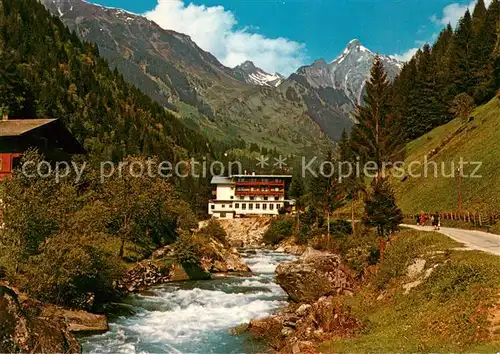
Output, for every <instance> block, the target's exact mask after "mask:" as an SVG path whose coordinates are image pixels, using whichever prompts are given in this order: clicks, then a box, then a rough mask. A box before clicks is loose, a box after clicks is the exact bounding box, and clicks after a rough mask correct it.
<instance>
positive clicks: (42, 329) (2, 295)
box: [0, 283, 81, 353]
mask: <svg viewBox="0 0 500 354" xmlns="http://www.w3.org/2000/svg"><path fill="white" fill-rule="evenodd" d="M20 297H21V296H20V293H19V292H18V291H16V290H14V289H13V288H11V287H9V286H8V285H7V284H5V283H0V324H1V326H0V352H2V353H15V352H24V353H28V352H29V353H34V352H36V353H81V347H80V344H79V343H78V341H77V340H76V339H75V337H73V335H72V334H71V333H70V331H69V329H68V327H67V325H66V323H65V322H64V321H63V320H62V319H60V318H57V317H45V316H44V314H43V313H42V305H41V304H40V303H39V302H37V301H34V300H30V299H26V298H24V300H23V301H22V302H21V301H20Z"/></svg>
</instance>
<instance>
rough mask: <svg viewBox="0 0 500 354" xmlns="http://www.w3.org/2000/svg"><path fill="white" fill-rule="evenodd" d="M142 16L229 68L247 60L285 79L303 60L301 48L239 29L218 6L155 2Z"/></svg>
mask: <svg viewBox="0 0 500 354" xmlns="http://www.w3.org/2000/svg"><path fill="white" fill-rule="evenodd" d="M144 15H145V16H146V17H147V18H148V19H150V20H152V21H154V22H156V23H157V24H158V25H160V26H161V27H162V28H164V29H170V30H174V31H177V32H180V33H185V34H187V35H189V36H191V38H192V39H193V41H195V42H196V44H198V45H199V46H200V47H201V48H202V49H203V50H206V51H208V52H210V53H212V54H213V55H215V56H216V57H217V59H219V61H220V62H221V63H223V64H224V65H226V66H229V67H234V66H236V65H239V64H241V63H243V62H244V61H245V60H251V61H253V62H254V63H255V64H256V65H257V66H259V67H261V68H262V69H264V70H265V71H267V72H270V73H274V72H279V73H281V74H284V75H288V74H290V73H292V72H294V71H295V70H296V69H297V68H298V67H300V66H301V65H303V64H304V63H305V62H306V60H307V57H306V55H305V50H306V49H305V46H304V45H303V44H301V43H298V42H295V41H291V40H288V39H285V38H267V37H265V36H263V35H261V34H259V33H255V32H253V31H252V30H255V28H252V29H250V28H243V29H239V28H238V27H237V25H238V22H237V20H236V18H235V16H234V14H233V13H232V12H231V11H228V10H225V9H224V7H222V6H210V7H207V6H204V5H195V4H192V3H190V4H189V5H186V4H185V3H184V2H183V1H182V0H158V4H157V5H156V7H155V8H154V9H153V10H151V11H149V12H147V13H145V14H144Z"/></svg>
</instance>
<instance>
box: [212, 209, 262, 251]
mask: <svg viewBox="0 0 500 354" xmlns="http://www.w3.org/2000/svg"><path fill="white" fill-rule="evenodd" d="M271 220H272V217H264V216H263V217H254V218H241V219H228V220H219V223H220V225H221V226H222V227H223V228H224V230H225V231H226V233H227V240H228V241H229V243H230V244H231V246H233V247H260V245H261V244H262V238H263V236H264V233H265V232H266V231H267V229H268V228H269V225H270V224H271Z"/></svg>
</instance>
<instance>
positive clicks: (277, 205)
mask: <svg viewBox="0 0 500 354" xmlns="http://www.w3.org/2000/svg"><path fill="white" fill-rule="evenodd" d="M291 180H292V176H288V175H255V174H252V175H232V176H230V177H213V178H212V182H211V183H212V198H213V199H211V200H209V202H208V213H209V214H210V215H211V216H212V217H214V218H221V219H232V218H234V217H242V216H250V215H278V214H279V211H280V209H286V208H288V207H289V205H290V201H289V200H286V199H285V191H286V188H287V185H288V184H289V183H290V182H291Z"/></svg>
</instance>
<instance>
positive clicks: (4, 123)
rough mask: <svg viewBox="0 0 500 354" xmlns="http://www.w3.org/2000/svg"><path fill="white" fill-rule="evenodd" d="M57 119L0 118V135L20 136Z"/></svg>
mask: <svg viewBox="0 0 500 354" xmlns="http://www.w3.org/2000/svg"><path fill="white" fill-rule="evenodd" d="M56 120H57V119H9V120H0V136H20V135H23V134H25V133H27V132H29V131H32V130H33V129H37V128H40V127H42V126H44V125H46V124H49V123H52V122H55V121H56Z"/></svg>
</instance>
